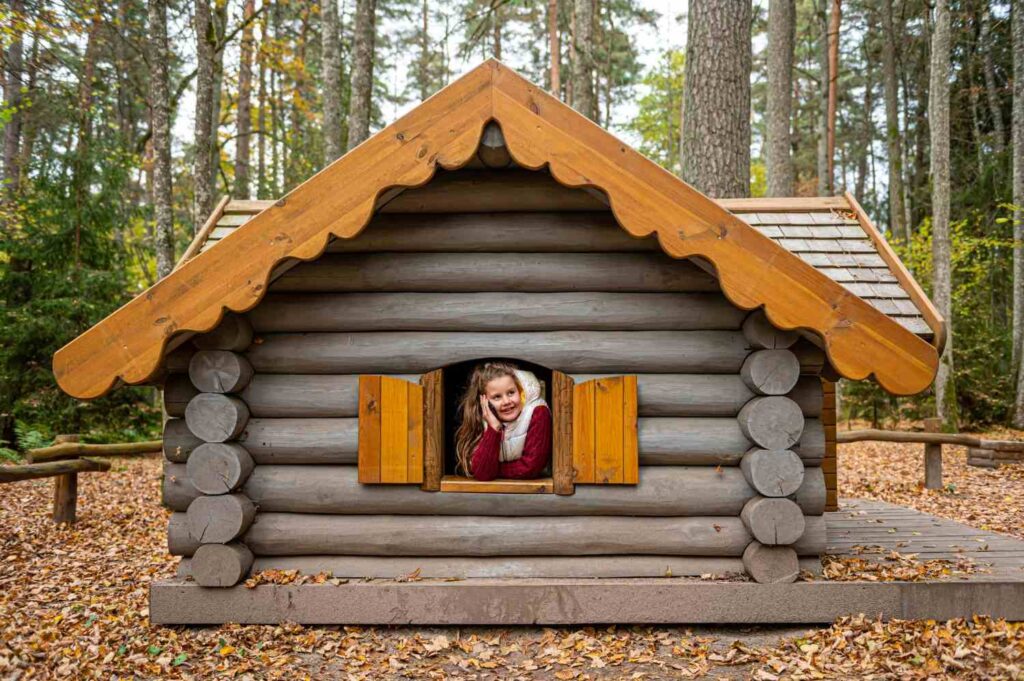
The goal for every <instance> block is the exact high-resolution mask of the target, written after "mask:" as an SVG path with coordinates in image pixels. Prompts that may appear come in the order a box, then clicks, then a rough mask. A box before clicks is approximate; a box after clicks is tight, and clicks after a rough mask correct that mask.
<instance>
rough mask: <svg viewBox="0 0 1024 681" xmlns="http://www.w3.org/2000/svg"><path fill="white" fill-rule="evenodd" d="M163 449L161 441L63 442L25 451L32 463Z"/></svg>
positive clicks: (154, 451)
mask: <svg viewBox="0 0 1024 681" xmlns="http://www.w3.org/2000/svg"><path fill="white" fill-rule="evenodd" d="M161 448H162V443H161V441H160V440H150V441H148V442H124V443H121V444H113V445H94V444H87V443H84V442H62V443H61V444H56V445H51V446H49V447H41V448H39V449H28V450H25V458H26V460H27V461H29V462H30V463H44V462H46V461H60V460H62V459H74V458H78V457H81V456H137V455H139V454H153V453H156V452H159V451H160V450H161Z"/></svg>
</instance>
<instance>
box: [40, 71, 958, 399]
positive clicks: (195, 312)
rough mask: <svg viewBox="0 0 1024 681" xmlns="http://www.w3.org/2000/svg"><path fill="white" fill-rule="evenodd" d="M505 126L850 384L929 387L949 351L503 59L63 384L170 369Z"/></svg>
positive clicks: (378, 139) (66, 353) (214, 258)
mask: <svg viewBox="0 0 1024 681" xmlns="http://www.w3.org/2000/svg"><path fill="white" fill-rule="evenodd" d="M491 120H494V121H496V122H497V123H498V124H499V125H500V126H501V128H502V131H503V133H504V136H505V141H506V144H507V146H508V149H509V152H510V153H511V155H512V157H513V159H514V160H515V161H516V162H517V163H518V164H519V165H522V166H524V167H527V168H532V169H539V168H542V167H544V166H548V167H549V169H550V172H551V174H552V176H553V177H554V178H555V179H556V180H558V181H559V182H561V183H562V184H564V185H566V186H570V187H594V188H597V189H600V190H602V191H604V192H605V193H606V194H607V195H608V197H609V200H610V206H611V210H612V212H613V213H614V215H615V217H616V218H617V219H618V221H619V223H620V224H621V225H622V227H623V228H624V229H626V230H627V231H628V232H629V233H630V234H633V235H634V236H637V237H642V236H646V235H648V234H650V233H652V232H656V233H657V235H658V240H659V243H660V244H661V247H662V248H663V249H664V251H665V252H666V253H668V254H669V255H671V256H673V257H676V258H690V257H703V258H705V259H706V260H708V261H709V262H711V263H712V264H713V265H714V267H715V269H716V270H717V274H718V278H719V281H720V284H721V287H722V290H723V292H724V293H725V295H726V296H727V297H728V298H729V299H730V300H731V301H732V302H733V303H734V304H736V305H737V306H739V307H741V308H744V309H753V308H757V307H764V308H765V312H766V313H767V315H768V318H769V319H770V320H771V321H772V323H774V324H775V325H776V326H778V327H780V328H784V329H791V328H799V329H807V330H810V331H812V332H814V333H815V334H817V335H818V336H820V337H821V338H822V339H823V340H824V345H825V349H826V352H827V354H828V356H829V360H830V361H831V363H832V365H833V366H834V367H835V369H836V370H837V371H838V372H839V373H840V374H842V375H843V376H845V377H847V378H850V379H855V380H860V379H864V378H868V377H870V376H872V375H873V376H874V377H875V378H876V379H877V381H878V382H879V384H880V385H882V387H883V388H885V389H886V390H888V391H890V392H893V393H896V394H912V393H916V392H920V391H921V390H924V389H925V388H927V387H928V386H929V385H930V384H931V382H932V379H933V377H934V374H935V371H936V368H937V366H938V355H937V353H936V351H935V348H934V347H932V346H931V345H929V344H928V343H927V342H925V341H923V340H922V339H920V338H918V337H917V336H915V335H914V334H912V333H911V332H910V331H907V330H906V329H904V328H903V327H901V326H900V325H899V324H898V323H896V322H895V321H893V320H892V319H890V318H888V317H887V316H886V315H884V314H882V313H881V312H878V311H877V310H875V309H874V308H872V307H871V306H870V305H868V304H867V303H866V302H864V301H863V300H861V299H859V298H858V297H856V296H855V295H853V294H851V293H849V292H848V291H846V290H845V289H844V288H843V287H842V286H840V285H839V284H837V283H835V282H833V281H832V280H831V279H829V278H828V277H826V276H824V275H823V274H821V273H819V272H817V271H816V270H815V269H814V268H813V267H811V266H810V265H807V264H806V263H804V262H803V261H801V260H800V259H799V258H798V257H796V256H794V255H792V254H790V253H789V252H787V251H786V250H785V249H784V248H782V247H781V246H779V245H777V244H775V243H774V242H773V241H772V240H771V239H769V238H767V237H765V236H763V235H761V234H760V233H758V232H757V230H755V229H753V228H752V227H750V226H749V225H747V224H746V223H745V222H743V221H742V220H740V219H739V218H737V217H735V216H734V215H732V214H731V213H729V212H728V211H726V210H725V209H723V208H722V207H721V206H719V205H717V204H716V203H715V202H714V201H712V200H711V199H709V198H707V197H706V196H704V195H703V194H701V193H700V192H698V191H696V190H695V189H693V188H691V187H690V186H688V185H687V184H685V183H684V182H682V181H681V180H679V178H677V177H675V176H674V175H672V174H670V173H669V172H668V171H666V170H664V169H663V168H661V167H660V166H658V165H657V164H655V163H654V162H652V161H650V160H648V159H647V158H645V157H644V156H642V155H641V154H639V153H638V152H636V151H634V150H633V149H631V148H630V147H629V146H627V145H626V144H624V143H623V142H621V141H619V140H618V139H616V138H615V137H614V136H613V135H611V134H610V133H608V132H607V131H605V130H603V129H601V128H600V127H598V126H597V125H596V124H594V123H593V122H591V121H590V120H588V119H586V118H585V117H583V116H581V115H580V114H578V113H577V112H575V111H573V110H572V109H571V108H569V107H568V106H566V105H565V104H563V103H562V102H560V101H558V100H557V99H555V98H554V97H551V96H550V95H548V94H547V93H546V92H544V91H543V90H542V89H541V88H539V87H536V86H534V85H532V84H531V83H529V82H528V81H526V80H524V79H523V78H522V77H520V76H518V75H517V74H515V73H514V72H512V71H511V70H509V69H508V68H506V67H505V66H504V65H502V64H501V63H499V62H497V61H494V60H489V61H487V62H485V63H483V64H482V65H480V66H478V67H477V68H475V69H473V70H472V71H470V72H469V73H468V74H466V75H465V76H463V77H462V78H459V79H458V80H456V81H455V82H453V83H452V84H450V85H449V86H447V87H446V88H444V89H443V90H441V91H440V92H438V93H437V94H435V95H434V96H432V97H430V98H429V99H427V100H426V101H425V102H423V103H422V104H420V105H419V106H418V107H416V108H415V109H413V110H412V111H411V112H409V113H408V114H406V115H405V116H403V117H402V118H400V119H399V120H397V121H395V122H394V123H392V124H391V125H389V126H388V127H386V128H384V129H383V130H381V131H380V132H379V133H377V134H376V135H374V136H372V137H370V138H369V139H368V140H366V141H365V142H363V143H362V144H361V145H359V146H358V147H357V148H356V149H354V150H352V151H351V152H349V153H347V154H345V155H344V156H343V157H341V158H340V159H338V160H337V161H336V162H334V163H332V164H331V165H330V166H328V167H327V168H325V169H324V170H322V171H320V172H319V173H317V174H316V175H314V176H313V177H312V178H310V179H309V180H307V181H306V182H304V183H303V184H301V185H300V186H298V187H297V188H295V189H294V190H293V191H292V192H291V193H289V194H288V195H287V196H286V197H285V198H283V199H281V200H280V201H277V202H276V203H275V204H274V206H272V207H270V208H268V209H266V210H264V211H263V212H261V213H260V214H259V215H257V216H256V217H254V218H252V219H251V220H250V221H249V222H247V223H246V224H244V225H243V226H242V227H240V228H238V229H236V230H235V231H234V232H233V233H231V234H229V235H228V236H226V237H225V238H224V241H225V242H226V243H225V246H224V247H218V248H211V249H209V250H207V251H205V252H202V253H200V254H199V255H197V256H196V257H194V258H192V259H191V260H188V261H187V262H185V263H183V264H182V265H181V267H179V268H178V269H177V270H175V271H174V272H173V273H172V274H170V275H168V276H167V277H165V278H164V279H162V280H160V281H159V282H157V283H156V284H154V285H153V286H152V287H150V288H149V289H148V290H147V291H145V292H144V293H143V294H141V295H139V296H138V297H136V298H135V299H133V300H132V301H130V302H128V303H127V304H125V305H124V306H123V307H121V308H120V309H118V310H117V311H115V312H114V313H112V314H111V315H110V316H108V317H107V318H106V319H104V320H103V321H102V322H100V323H99V324H96V325H95V326H94V327H92V328H91V329H89V330H88V331H86V332H85V333H83V334H82V335H80V336H79V337H78V338H76V339H75V340H73V341H71V342H70V343H68V344H67V345H66V346H64V347H63V348H61V349H60V350H58V351H57V353H56V354H55V355H54V358H53V370H54V375H55V376H56V378H57V382H58V383H59V385H60V387H61V388H62V389H63V390H64V391H65V392H67V393H68V394H70V395H73V396H75V397H79V398H82V399H90V398H95V397H99V396H101V395H103V394H105V393H106V392H108V391H109V390H111V389H112V388H113V387H114V386H115V385H117V384H118V383H120V382H123V383H128V384H138V383H144V382H146V381H147V380H149V379H150V378H151V377H153V376H154V375H155V374H157V373H158V371H159V370H160V364H161V358H162V356H163V354H164V352H165V348H166V346H167V343H168V341H169V340H170V339H171V338H172V337H174V336H177V335H179V334H183V333H203V332H206V331H209V330H210V329H212V328H214V327H215V326H216V325H217V323H218V322H219V321H220V319H221V317H222V316H223V315H224V312H225V311H226V310H231V311H234V312H245V311H247V310H249V309H251V308H252V307H254V306H255V305H256V304H257V303H258V302H259V301H260V299H261V298H262V297H263V295H264V294H265V293H266V290H267V286H268V284H269V279H270V276H271V272H272V271H273V270H274V268H275V266H277V265H278V264H280V263H281V262H283V261H285V260H288V259H297V260H312V259H315V258H317V257H318V256H319V255H320V254H321V253H322V252H323V250H324V248H325V247H326V245H327V242H328V240H329V239H330V238H331V236H332V235H333V236H336V237H339V238H343V239H349V238H352V237H355V236H356V235H358V234H359V233H360V231H362V229H363V228H364V227H365V226H366V224H367V223H368V222H369V220H370V218H371V216H372V213H373V210H374V206H375V204H376V201H377V199H378V197H379V196H380V195H381V194H383V193H384V192H386V191H387V190H389V189H390V188H394V187H416V186H420V185H423V184H425V183H426V182H428V181H429V180H430V178H431V177H432V176H433V174H434V172H435V170H436V169H437V167H438V166H440V167H442V168H445V169H455V168H459V167H461V166H463V165H465V164H466V163H468V162H469V161H470V159H471V158H472V157H473V155H474V154H475V152H476V149H477V146H478V143H479V140H480V136H481V134H482V132H483V128H484V126H485V125H486V124H487V123H488V122H489V121H491Z"/></svg>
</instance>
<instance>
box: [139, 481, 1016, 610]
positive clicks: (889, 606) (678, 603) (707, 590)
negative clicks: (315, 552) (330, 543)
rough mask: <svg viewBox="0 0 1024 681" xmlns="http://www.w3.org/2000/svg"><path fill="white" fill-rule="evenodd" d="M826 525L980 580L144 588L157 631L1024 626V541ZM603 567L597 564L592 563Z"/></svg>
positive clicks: (899, 510) (846, 551) (935, 530)
mask: <svg viewBox="0 0 1024 681" xmlns="http://www.w3.org/2000/svg"><path fill="white" fill-rule="evenodd" d="M826 515H827V516H828V521H827V522H828V551H829V553H831V554H833V555H858V556H860V557H863V558H867V559H878V560H881V559H884V554H872V553H866V552H860V551H858V550H857V548H856V547H865V548H869V547H874V546H880V547H882V548H884V549H887V550H895V551H898V552H900V553H902V554H911V553H913V554H917V557H918V559H919V560H930V559H933V558H946V559H956V558H959V557H962V556H967V557H969V558H971V559H972V560H973V561H974V562H975V565H976V567H977V568H978V571H977V572H974V573H972V574H969V575H957V576H954V577H951V578H948V579H944V580H942V581H925V582H867V581H865V582H829V581H824V580H817V581H811V582H797V583H795V584H754V583H751V582H737V581H704V580H694V579H687V578H642V579H640V578H637V579H465V580H458V581H446V580H421V581H414V582H396V581H394V580H372V581H358V580H352V581H350V582H349V583H346V584H342V585H339V586H332V585H316V584H304V585H301V586H293V585H288V586H277V585H271V584H265V585H261V586H258V587H256V588H255V589H247V588H245V587H244V586H236V587H232V588H230V589H204V588H202V587H200V586H198V585H197V584H196V583H195V582H187V581H184V580H181V579H172V580H164V581H159V582H155V583H154V584H153V585H152V586H151V588H150V617H151V621H152V622H153V623H154V624H218V623H223V622H241V623H249V624H256V623H278V622H284V621H292V622H300V623H303V624H415V625H452V624H466V625H468V624H495V625H505V626H507V625H517V624H524V625H536V624H603V623H649V624H670V623H691V624H723V623H744V624H755V623H764V624H767V623H829V622H832V621H833V620H835V619H836V618H837V617H841V616H844V615H850V614H854V613H865V614H867V615H869V616H872V617H876V616H880V617H883V618H894V617H895V618H905V619H936V620H943V619H950V618H954V617H970V616H971V615H973V614H978V615H989V616H992V617H1003V618H1006V619H1010V620H1024V541H1021V540H1019V539H1015V538H1013V537H1009V536H1007V535H1001V534H997V533H994V532H987V531H985V530H979V529H975V528H972V527H968V526H966V525H963V524H960V523H956V522H953V521H951V520H945V519H942V518H937V517H935V516H931V515H928V514H925V513H920V512H918V511H915V510H913V509H909V508H904V507H901V506H896V505H894V504H888V503H885V502H879V501H866V500H859V499H857V500H854V499H843V500H842V501H841V503H840V510H839V511H835V512H831V513H828V514H826ZM594 559H595V560H600V557H599V556H595V557H594Z"/></svg>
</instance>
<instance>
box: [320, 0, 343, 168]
mask: <svg viewBox="0 0 1024 681" xmlns="http://www.w3.org/2000/svg"><path fill="white" fill-rule="evenodd" d="M321 21H322V22H323V23H322V27H321V31H320V39H321V41H322V50H323V57H322V59H323V67H322V68H323V83H324V85H323V88H324V165H325V166H327V165H330V164H331V163H333V162H334V161H335V160H336V159H337V158H339V157H340V156H341V155H342V154H343V153H344V149H343V147H342V139H343V137H342V133H343V132H344V131H343V130H342V122H341V38H340V26H339V21H338V0H324V2H323V5H321Z"/></svg>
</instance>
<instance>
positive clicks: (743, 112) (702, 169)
mask: <svg viewBox="0 0 1024 681" xmlns="http://www.w3.org/2000/svg"><path fill="white" fill-rule="evenodd" d="M689 8H690V9H689V22H688V25H687V32H686V73H685V76H684V78H685V82H686V87H685V88H683V113H682V118H683V125H682V128H683V133H682V143H681V146H680V156H681V157H682V158H681V162H682V169H683V179H684V180H686V181H687V182H689V183H690V184H692V185H693V186H695V187H696V188H697V189H699V190H700V191H702V192H704V193H706V194H708V195H710V196H712V197H732V196H749V195H750V68H751V50H750V30H751V28H750V24H751V4H750V2H749V1H747V0H689Z"/></svg>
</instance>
